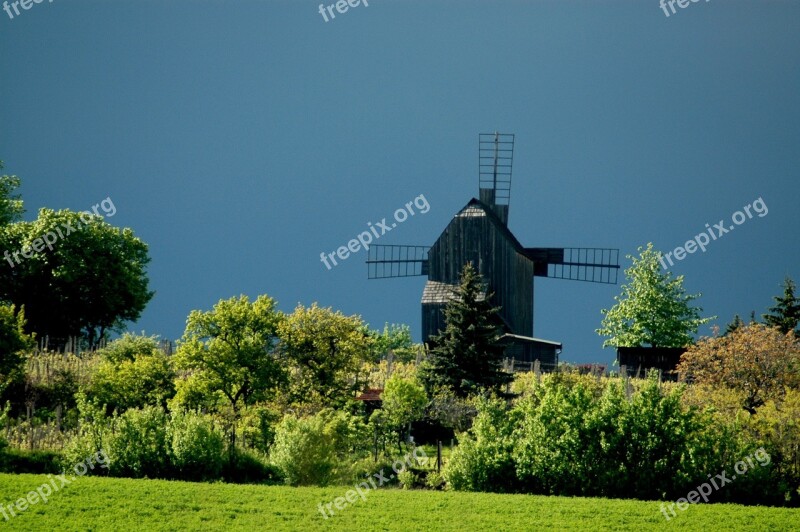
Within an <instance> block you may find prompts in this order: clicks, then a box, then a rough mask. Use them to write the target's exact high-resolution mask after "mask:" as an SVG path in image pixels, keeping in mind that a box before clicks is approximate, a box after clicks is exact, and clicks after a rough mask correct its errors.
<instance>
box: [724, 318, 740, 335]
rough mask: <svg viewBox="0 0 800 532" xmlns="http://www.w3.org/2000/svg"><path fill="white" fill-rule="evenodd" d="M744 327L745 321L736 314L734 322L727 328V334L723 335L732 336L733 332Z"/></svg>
mask: <svg viewBox="0 0 800 532" xmlns="http://www.w3.org/2000/svg"><path fill="white" fill-rule="evenodd" d="M743 326H744V320H743V319H742V318H740V317H739V315H738V314H736V315H735V316H734V317H733V321H732V322H730V323H729V324H728V325H727V326H726V327H725V332H724V333H723V335H726V334H730V333H732V332H733V331H735V330H736V329H738V328H739V327H743Z"/></svg>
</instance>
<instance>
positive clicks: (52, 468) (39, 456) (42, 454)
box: [0, 438, 61, 475]
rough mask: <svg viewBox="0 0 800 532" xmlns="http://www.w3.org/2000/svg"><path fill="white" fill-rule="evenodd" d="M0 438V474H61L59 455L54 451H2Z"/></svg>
mask: <svg viewBox="0 0 800 532" xmlns="http://www.w3.org/2000/svg"><path fill="white" fill-rule="evenodd" d="M3 443H4V442H3V440H2V439H1V438H0V472H1V473H31V474H34V475H45V474H48V473H50V474H57V473H60V472H61V453H58V452H55V451H22V450H19V449H9V448H7V449H5V450H3Z"/></svg>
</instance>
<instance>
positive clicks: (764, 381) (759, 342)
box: [678, 323, 800, 414]
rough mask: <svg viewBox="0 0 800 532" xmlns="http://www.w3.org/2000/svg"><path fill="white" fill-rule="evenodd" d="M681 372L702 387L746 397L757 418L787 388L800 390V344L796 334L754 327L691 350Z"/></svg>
mask: <svg viewBox="0 0 800 532" xmlns="http://www.w3.org/2000/svg"><path fill="white" fill-rule="evenodd" d="M678 371H679V372H680V373H682V374H686V375H688V376H690V377H691V378H692V379H694V381H695V382H698V383H700V384H712V385H724V386H726V387H728V388H731V389H734V390H737V391H739V392H742V393H744V401H743V405H742V407H743V408H744V409H745V410H747V411H748V412H750V413H751V414H754V413H755V412H756V409H757V408H758V407H760V406H762V405H764V403H765V402H766V401H767V400H769V399H773V398H776V397H781V396H783V394H784V392H785V389H786V388H787V387H788V388H798V387H800V342H799V341H798V340H797V338H796V337H795V336H794V333H792V332H788V333H786V334H783V333H781V332H780V331H779V330H778V329H775V328H772V327H767V326H766V325H763V324H760V323H751V324H749V325H746V326H743V327H739V328H738V329H736V330H735V331H733V332H731V333H730V334H728V335H726V336H721V337H715V338H704V339H702V340H701V341H700V342H698V343H697V344H696V345H693V346H691V347H690V348H689V349H688V350H687V351H686V352H685V353H684V354H683V355H681V362H680V364H679V365H678Z"/></svg>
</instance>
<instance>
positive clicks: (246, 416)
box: [239, 404, 282, 455]
mask: <svg viewBox="0 0 800 532" xmlns="http://www.w3.org/2000/svg"><path fill="white" fill-rule="evenodd" d="M281 417H282V416H281V415H280V414H279V413H278V412H277V411H276V410H275V409H274V408H272V407H268V406H266V405H263V404H257V405H254V406H250V407H248V408H247V409H245V411H244V412H243V413H242V419H241V421H240V422H239V426H240V428H241V433H242V438H241V441H242V445H245V446H247V447H252V448H253V449H255V450H256V451H258V452H259V453H262V454H265V455H266V454H267V453H269V448H270V447H271V446H272V442H274V441H275V430H276V427H277V425H278V423H279V422H280V421H281Z"/></svg>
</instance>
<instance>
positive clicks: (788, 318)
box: [762, 277, 800, 334]
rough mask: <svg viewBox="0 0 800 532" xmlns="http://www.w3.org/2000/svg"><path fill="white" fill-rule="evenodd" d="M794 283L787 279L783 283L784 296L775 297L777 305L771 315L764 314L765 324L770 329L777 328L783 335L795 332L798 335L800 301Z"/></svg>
mask: <svg viewBox="0 0 800 532" xmlns="http://www.w3.org/2000/svg"><path fill="white" fill-rule="evenodd" d="M796 288H797V287H796V286H795V284H794V281H792V280H791V279H790V278H789V277H787V278H786V279H785V280H784V281H783V296H774V297H773V299H774V300H775V302H776V303H777V304H776V305H775V306H774V307H770V309H769V311H770V312H771V314H762V318H764V323H765V324H767V325H768V326H770V327H777V328H778V329H780V331H781V332H782V333H783V334H786V333H788V332H789V331H795V334H797V332H798V331H797V324H798V322H800V299H798V298H797V296H796V295H795V293H794V291H795V290H796Z"/></svg>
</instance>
